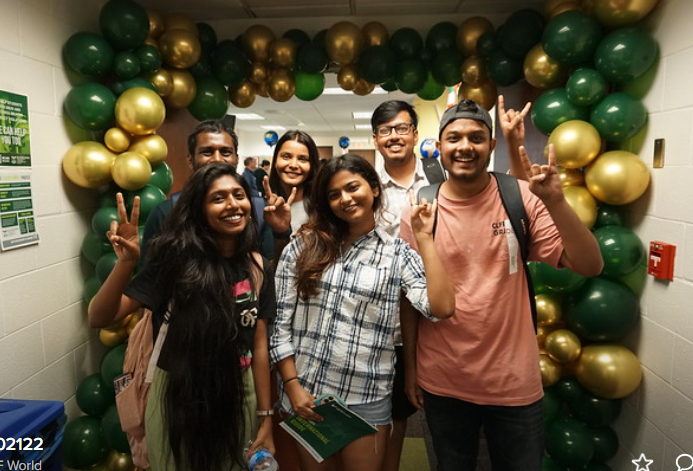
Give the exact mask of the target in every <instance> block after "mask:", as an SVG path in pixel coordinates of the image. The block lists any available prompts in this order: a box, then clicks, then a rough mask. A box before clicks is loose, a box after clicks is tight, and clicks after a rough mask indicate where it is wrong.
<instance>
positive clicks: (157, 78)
mask: <svg viewBox="0 0 693 471" xmlns="http://www.w3.org/2000/svg"><path fill="white" fill-rule="evenodd" d="M145 78H146V79H147V80H149V81H150V82H151V83H152V85H154V87H155V88H156V91H157V93H158V94H159V96H166V95H168V94H169V93H171V90H173V77H171V73H170V72H169V71H168V70H166V69H159V70H157V71H156V72H154V73H153V74H151V75H147V76H146V77H145Z"/></svg>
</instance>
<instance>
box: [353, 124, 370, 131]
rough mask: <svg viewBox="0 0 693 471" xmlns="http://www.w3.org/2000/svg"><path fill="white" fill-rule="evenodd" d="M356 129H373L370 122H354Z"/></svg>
mask: <svg viewBox="0 0 693 471" xmlns="http://www.w3.org/2000/svg"><path fill="white" fill-rule="evenodd" d="M354 129H368V130H369V131H370V130H371V125H370V124H354Z"/></svg>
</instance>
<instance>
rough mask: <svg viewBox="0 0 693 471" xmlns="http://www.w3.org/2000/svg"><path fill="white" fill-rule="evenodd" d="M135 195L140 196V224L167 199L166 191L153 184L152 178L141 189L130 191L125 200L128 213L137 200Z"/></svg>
mask: <svg viewBox="0 0 693 471" xmlns="http://www.w3.org/2000/svg"><path fill="white" fill-rule="evenodd" d="M162 163H165V162H162ZM152 173H153V172H152ZM135 196H139V197H140V219H139V225H140V226H142V225H144V223H145V222H146V221H147V218H148V217H149V215H150V214H151V213H152V211H154V208H156V207H157V206H159V204H161V203H163V202H164V201H166V193H164V192H163V191H162V190H161V189H160V188H159V187H157V186H155V185H152V182H151V179H150V180H149V183H147V184H146V185H145V186H143V187H142V188H140V189H139V190H135V191H130V192H128V195H127V201H126V202H125V203H126V206H127V209H128V213H129V212H130V211H131V210H132V204H133V203H134V201H135Z"/></svg>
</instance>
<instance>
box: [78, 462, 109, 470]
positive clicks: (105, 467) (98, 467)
mask: <svg viewBox="0 0 693 471" xmlns="http://www.w3.org/2000/svg"><path fill="white" fill-rule="evenodd" d="M82 471H110V470H109V469H108V465H107V464H106V461H105V460H104V461H102V462H101V463H96V464H95V465H92V466H89V467H88V468H82Z"/></svg>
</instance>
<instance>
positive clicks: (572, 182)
mask: <svg viewBox="0 0 693 471" xmlns="http://www.w3.org/2000/svg"><path fill="white" fill-rule="evenodd" d="M558 178H559V179H560V180H561V187H566V186H585V174H584V173H582V170H580V169H579V168H564V167H558Z"/></svg>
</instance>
